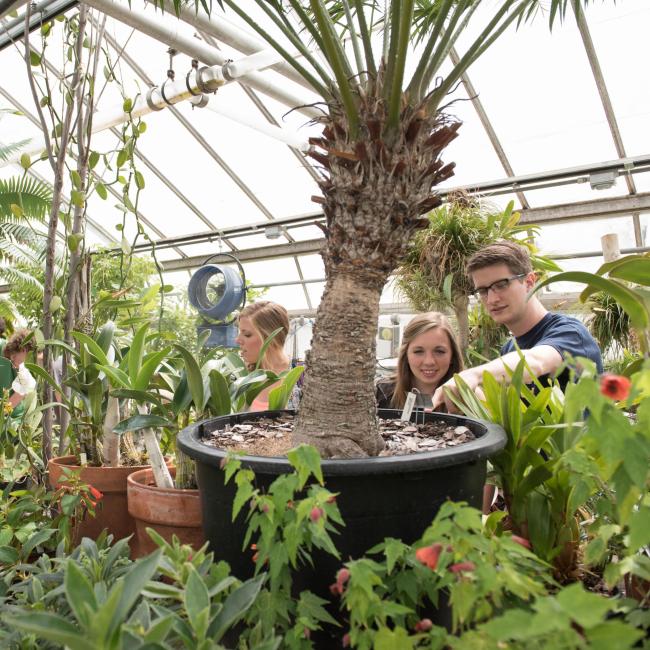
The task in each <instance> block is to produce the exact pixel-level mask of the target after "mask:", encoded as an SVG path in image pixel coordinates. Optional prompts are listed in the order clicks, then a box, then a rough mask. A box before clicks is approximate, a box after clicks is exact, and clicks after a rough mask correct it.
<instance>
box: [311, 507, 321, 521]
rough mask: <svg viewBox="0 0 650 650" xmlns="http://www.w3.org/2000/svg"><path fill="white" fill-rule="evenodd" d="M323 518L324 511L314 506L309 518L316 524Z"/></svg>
mask: <svg viewBox="0 0 650 650" xmlns="http://www.w3.org/2000/svg"><path fill="white" fill-rule="evenodd" d="M322 516H323V509H322V508H319V507H318V506H314V507H313V508H312V509H311V512H310V513H309V518H310V519H311V520H312V521H313V522H314V523H316V522H317V521H318V520H319V519H320V518H321V517H322Z"/></svg>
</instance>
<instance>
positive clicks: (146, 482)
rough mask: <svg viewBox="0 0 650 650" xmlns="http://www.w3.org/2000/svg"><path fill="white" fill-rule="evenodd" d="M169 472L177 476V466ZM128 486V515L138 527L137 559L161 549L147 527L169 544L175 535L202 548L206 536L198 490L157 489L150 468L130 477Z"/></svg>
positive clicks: (183, 541) (182, 540) (185, 542)
mask: <svg viewBox="0 0 650 650" xmlns="http://www.w3.org/2000/svg"><path fill="white" fill-rule="evenodd" d="M169 471H170V472H171V475H172V476H175V475H176V468H175V467H170V468H169ZM127 485H128V502H129V514H130V515H131V517H133V519H134V520H135V526H136V528H135V530H136V540H137V550H136V556H137V557H140V556H142V555H147V554H148V553H151V552H152V551H155V550H156V549H157V548H158V547H157V546H156V544H155V543H154V542H153V540H152V539H151V537H149V535H148V534H147V531H146V530H145V529H146V528H153V529H154V530H155V531H156V532H157V533H158V534H159V535H161V536H162V537H163V538H164V539H165V540H167V541H168V542H171V540H172V535H176V537H178V539H179V540H180V541H181V542H182V543H183V544H189V545H190V546H192V547H193V548H195V549H198V548H200V547H201V546H203V543H204V542H205V537H204V535H203V517H202V513H201V500H200V498H199V491H198V490H177V489H169V488H159V487H156V485H155V483H154V478H153V471H152V470H151V469H143V470H140V471H138V472H134V473H133V474H130V475H129V478H128V479H127Z"/></svg>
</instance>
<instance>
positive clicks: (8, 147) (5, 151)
mask: <svg viewBox="0 0 650 650" xmlns="http://www.w3.org/2000/svg"><path fill="white" fill-rule="evenodd" d="M30 142H31V140H29V139H27V140H20V141H19V142H12V143H11V144H3V143H2V142H0V160H1V161H2V162H7V160H9V158H10V157H11V156H12V155H13V154H15V153H18V152H19V151H20V150H21V149H23V148H24V147H26V146H27V145H28V144H29V143H30Z"/></svg>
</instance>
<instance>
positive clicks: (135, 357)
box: [127, 323, 153, 389]
mask: <svg viewBox="0 0 650 650" xmlns="http://www.w3.org/2000/svg"><path fill="white" fill-rule="evenodd" d="M148 329H149V323H145V324H144V325H143V326H142V327H141V328H140V329H139V330H138V331H137V332H136V333H135V335H134V337H133V341H131V345H130V347H129V351H128V353H127V354H128V358H129V380H130V381H131V386H132V387H133V388H139V389H144V388H145V386H139V385H136V381H137V378H138V373H139V372H140V366H141V365H142V356H143V354H144V344H145V338H146V336H147V330H148ZM152 372H153V371H152Z"/></svg>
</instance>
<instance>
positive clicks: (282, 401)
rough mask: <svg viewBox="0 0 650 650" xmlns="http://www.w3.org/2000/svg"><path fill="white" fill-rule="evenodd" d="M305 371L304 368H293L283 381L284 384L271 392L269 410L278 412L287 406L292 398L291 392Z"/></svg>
mask: <svg viewBox="0 0 650 650" xmlns="http://www.w3.org/2000/svg"><path fill="white" fill-rule="evenodd" d="M304 371H305V367H304V366H296V367H295V368H292V369H291V370H290V371H289V372H288V373H287V374H286V375H285V377H284V378H283V379H282V383H281V384H280V385H279V386H277V387H276V388H273V389H272V390H271V391H269V410H270V411H277V410H280V409H283V408H286V406H287V400H288V399H289V397H290V396H291V391H292V390H293V387H294V386H295V385H296V382H297V381H298V379H300V377H301V375H302V373H303V372H304Z"/></svg>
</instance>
